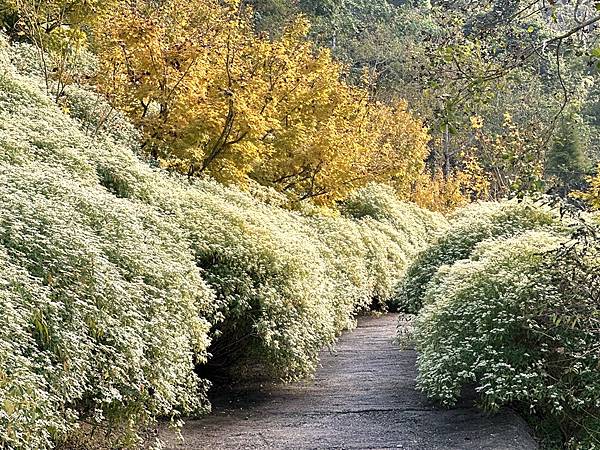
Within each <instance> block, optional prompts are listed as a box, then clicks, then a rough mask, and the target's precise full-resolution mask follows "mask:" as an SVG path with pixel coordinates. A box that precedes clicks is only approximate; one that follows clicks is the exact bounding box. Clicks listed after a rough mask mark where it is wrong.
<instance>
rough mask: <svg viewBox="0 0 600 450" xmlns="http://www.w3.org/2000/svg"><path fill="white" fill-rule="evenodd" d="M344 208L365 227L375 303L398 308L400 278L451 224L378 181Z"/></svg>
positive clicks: (353, 194) (352, 197)
mask: <svg viewBox="0 0 600 450" xmlns="http://www.w3.org/2000/svg"><path fill="white" fill-rule="evenodd" d="M342 212H343V213H344V214H345V215H346V216H348V217H352V218H353V219H355V220H357V221H358V222H359V223H360V224H361V227H362V228H363V229H364V230H365V232H364V240H365V241H366V243H367V248H368V260H369V265H368V266H369V269H370V270H371V272H372V273H371V276H372V278H373V280H374V281H373V282H374V295H373V296H372V297H373V298H372V300H373V301H374V305H375V306H377V307H379V308H384V309H387V308H390V307H391V308H392V309H396V303H397V300H396V290H397V287H398V284H399V280H402V279H403V277H404V274H405V272H406V270H407V267H408V265H409V263H410V262H411V261H412V260H413V259H414V257H415V255H416V254H418V253H419V252H421V251H423V250H424V249H426V248H427V246H428V244H430V243H431V241H432V240H433V239H434V238H435V236H437V235H438V234H439V233H441V232H443V231H444V230H445V229H446V228H447V227H448V222H447V220H446V219H445V218H444V217H443V216H442V215H441V214H438V213H434V212H431V211H427V210H424V209H422V208H419V207H418V206H416V205H414V204H412V203H406V202H402V201H400V200H398V198H397V197H396V196H395V195H394V191H393V189H392V188H391V187H389V186H386V185H382V184H375V183H372V184H369V185H368V186H366V187H364V188H362V189H358V190H356V191H355V192H353V193H352V194H351V195H350V196H349V197H348V199H347V200H346V201H345V202H344V204H343V205H342Z"/></svg>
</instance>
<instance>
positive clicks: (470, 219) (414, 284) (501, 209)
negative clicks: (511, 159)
mask: <svg viewBox="0 0 600 450" xmlns="http://www.w3.org/2000/svg"><path fill="white" fill-rule="evenodd" d="M558 217H559V214H558V212H557V211H556V210H553V209H552V208H550V207H548V206H545V205H544V204H543V203H536V202H533V201H531V200H513V201H508V202H502V203H492V202H488V203H476V204H472V205H470V206H467V207H465V208H463V209H461V210H459V211H458V212H456V213H455V215H454V217H453V218H452V220H451V227H450V229H448V230H447V231H445V232H444V233H442V235H441V236H440V237H439V238H438V239H437V240H436V241H435V243H434V244H433V245H431V246H430V247H428V248H427V249H426V250H424V251H423V252H421V253H420V254H419V255H418V256H417V257H416V258H415V260H414V262H413V263H412V264H411V266H410V267H409V269H408V271H407V275H406V277H405V279H404V281H403V282H402V283H401V285H400V287H399V289H398V293H397V295H396V298H395V300H394V302H393V303H394V305H395V306H396V307H397V308H398V309H399V310H401V311H404V312H408V313H416V312H418V311H419V310H420V309H421V307H422V305H423V295H424V292H425V290H426V288H427V284H428V283H429V281H430V280H431V278H432V277H433V276H434V275H435V274H436V272H437V270H438V269H439V268H440V267H441V266H442V265H444V264H452V263H454V262H455V261H458V260H461V259H465V258H468V257H469V255H470V254H471V252H472V251H473V249H474V248H475V246H476V245H477V244H478V243H479V242H481V241H483V240H485V239H489V238H493V237H502V236H512V235H514V234H516V233H519V232H522V231H525V230H531V229H539V228H561V227H562V225H561V224H560V221H559V220H558Z"/></svg>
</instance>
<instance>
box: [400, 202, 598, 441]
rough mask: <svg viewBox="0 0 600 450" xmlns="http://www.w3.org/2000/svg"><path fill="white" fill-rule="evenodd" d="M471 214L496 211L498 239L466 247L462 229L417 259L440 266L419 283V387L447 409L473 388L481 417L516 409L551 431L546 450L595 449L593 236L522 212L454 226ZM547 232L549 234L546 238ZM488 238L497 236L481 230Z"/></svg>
mask: <svg viewBox="0 0 600 450" xmlns="http://www.w3.org/2000/svg"><path fill="white" fill-rule="evenodd" d="M475 208H485V209H486V210H488V211H489V208H494V210H495V211H496V214H498V211H502V212H503V213H504V219H503V224H504V225H503V226H504V232H502V233H489V236H491V237H489V238H487V239H486V236H482V233H481V232H479V231H477V233H472V234H470V235H467V233H466V232H465V230H466V228H465V226H464V224H465V222H464V220H463V219H461V218H459V219H458V220H457V221H456V222H455V224H454V226H453V227H451V229H450V231H449V232H448V234H447V235H448V236H449V237H451V236H454V237H455V239H456V238H457V236H462V241H460V240H458V239H456V241H455V242H456V244H455V245H448V246H445V247H444V246H441V245H440V244H439V242H444V238H442V239H440V241H438V243H436V244H434V245H433V247H432V250H430V251H426V252H425V253H424V254H425V255H435V259H434V258H431V259H430V260H427V259H425V258H422V259H421V260H420V261H421V262H422V261H426V262H427V264H431V262H430V261H433V262H434V263H436V264H437V266H436V267H433V266H427V267H425V268H424V269H423V270H422V271H421V274H423V275H421V276H423V277H424V278H425V276H426V280H427V284H426V285H424V286H423V288H422V289H421V290H420V294H419V295H420V299H421V300H420V302H422V304H423V305H424V306H423V307H422V309H421V310H420V313H419V315H418V316H417V318H416V320H415V323H414V327H415V331H414V335H413V337H414V339H415V343H416V346H417V349H418V350H419V352H420V354H419V357H418V366H419V376H418V386H419V387H420V388H421V389H422V390H423V391H424V392H425V393H427V394H428V395H429V396H431V397H433V398H436V399H438V400H440V401H441V402H442V403H444V404H447V405H452V404H454V403H455V402H456V401H457V400H458V398H459V397H460V395H461V393H462V392H463V389H464V388H467V387H474V388H475V390H476V392H477V393H478V395H479V398H480V404H481V405H482V406H483V407H484V408H486V409H490V410H497V409H498V408H500V407H502V406H505V405H512V406H516V407H518V408H519V409H520V410H521V411H523V412H525V413H526V414H528V415H531V416H532V417H535V420H534V421H535V422H536V423H540V421H541V423H543V424H544V425H545V426H544V428H545V430H546V432H547V431H548V430H552V432H551V433H550V435H551V436H550V438H549V439H550V440H551V441H552V442H554V443H555V444H553V445H558V446H560V447H561V448H562V447H569V448H571V447H572V448H586V449H587V448H595V447H594V445H597V444H598V441H599V439H600V418H599V417H598V413H597V412H598V409H599V407H600V371H598V367H599V364H600V346H599V345H600V326H599V325H600V299H599V298H598V293H599V292H600V270H599V269H600V253H599V250H600V242H599V241H598V239H597V229H596V228H595V227H596V225H593V222H592V221H589V223H587V222H586V220H587V218H585V217H584V218H583V219H580V220H581V222H578V221H575V220H574V219H570V220H569V221H568V222H567V221H566V219H559V218H558V216H556V217H553V216H552V214H551V213H550V212H548V211H544V210H542V209H539V208H537V207H536V209H535V210H534V209H532V205H530V204H529V205H527V204H520V205H517V204H506V205H496V206H491V205H483V206H473V207H470V208H468V209H467V210H466V211H464V212H462V213H460V216H461V217H465V216H471V217H479V216H478V215H477V214H474V213H475V212H476V211H475ZM524 208H527V211H528V212H526V213H525V211H526V210H525V209H524ZM534 211H535V212H534ZM532 219H535V220H532ZM551 221H553V222H554V225H553V226H550V227H549V226H547V225H548V224H549V223H550V222H551ZM475 223H476V224H478V223H479V224H481V221H479V222H477V221H475ZM524 224H525V225H527V226H523V225H524ZM485 226H486V230H488V231H489V230H493V228H492V227H491V226H490V221H489V219H488V220H487V221H486V225H485ZM527 228H531V229H530V230H527ZM481 229H482V227H481V226H480V225H479V226H477V228H476V230H481ZM509 233H510V234H509ZM475 237H477V239H478V240H479V241H480V242H479V243H475V242H474V240H475V239H474V238H475ZM446 242H450V240H449V239H448V240H447V241H446ZM461 244H462V245H461ZM467 250H468V252H467ZM434 252H435V253H434ZM444 263H445V264H444ZM417 264H418V263H417ZM417 268H418V266H417V265H416V264H415V266H413V268H412V269H411V272H410V273H409V274H408V275H407V277H408V281H409V282H412V283H414V280H411V277H415V273H417ZM405 286H406V284H405ZM553 448H554V447H553Z"/></svg>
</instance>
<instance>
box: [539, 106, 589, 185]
mask: <svg viewBox="0 0 600 450" xmlns="http://www.w3.org/2000/svg"><path fill="white" fill-rule="evenodd" d="M577 119H578V118H577V117H576V116H575V115H574V114H571V115H569V116H568V117H566V118H564V119H563V120H561V123H560V126H559V128H558V132H557V135H556V137H555V139H554V142H553V144H552V146H550V147H549V149H548V153H547V155H546V176H547V178H548V179H549V183H551V186H552V190H554V191H555V192H556V193H558V194H559V195H561V196H566V195H567V194H568V193H569V192H571V191H572V190H574V189H580V188H581V187H582V185H583V184H584V183H585V181H584V180H585V176H586V174H587V173H588V172H589V170H590V162H589V159H588V158H587V156H586V154H585V152H584V145H583V139H582V136H581V131H580V130H581V126H582V124H581V121H580V120H577Z"/></svg>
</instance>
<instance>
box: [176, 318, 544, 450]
mask: <svg viewBox="0 0 600 450" xmlns="http://www.w3.org/2000/svg"><path fill="white" fill-rule="evenodd" d="M396 320H397V317H396V316H395V315H392V314H390V315H387V316H383V317H380V318H364V319H362V320H361V321H360V323H359V327H358V329H357V330H355V331H354V332H351V333H346V334H345V335H344V336H342V338H341V339H340V341H339V343H338V345H337V347H336V352H335V353H333V354H331V353H329V352H324V353H323V355H322V360H321V362H322V367H321V368H320V369H319V371H318V372H317V374H316V377H315V379H314V380H313V381H311V382H304V383H296V384H292V385H289V386H278V387H264V388H260V387H259V388H257V389H254V390H250V391H248V390H246V391H239V390H238V391H233V392H231V393H229V395H228V396H227V400H224V401H221V402H219V401H218V400H217V403H216V404H215V407H214V412H213V414H211V415H210V416H209V417H207V418H205V419H203V420H198V421H191V422H188V423H187V424H186V425H185V427H184V428H183V431H182V435H183V437H184V439H185V440H184V442H183V443H175V441H173V440H170V442H169V443H168V445H167V447H168V448H170V449H178V450H179V449H392V448H393V449H397V448H400V449H410V450H413V449H414V450H428V449H432V450H433V449H456V450H468V449H490V450H491V449H494V450H508V449H535V448H536V445H535V442H534V440H533V439H532V437H531V436H530V434H529V431H528V428H527V426H526V424H525V423H524V422H523V420H522V419H520V418H519V417H517V416H516V415H515V414H514V413H512V412H511V411H503V412H501V413H499V414H496V415H494V416H488V415H485V414H483V413H481V412H479V411H477V410H476V409H474V408H472V407H469V406H467V405H459V406H458V407H456V408H454V409H451V410H446V409H442V408H438V407H436V406H435V405H433V404H432V403H431V402H429V401H428V400H427V399H426V398H425V397H424V396H423V395H422V394H420V393H419V392H417V391H416V390H415V382H414V380H415V376H416V368H415V352H414V351H399V350H398V348H397V346H396V345H394V343H393V341H392V340H393V338H394V335H395V331H396Z"/></svg>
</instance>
